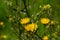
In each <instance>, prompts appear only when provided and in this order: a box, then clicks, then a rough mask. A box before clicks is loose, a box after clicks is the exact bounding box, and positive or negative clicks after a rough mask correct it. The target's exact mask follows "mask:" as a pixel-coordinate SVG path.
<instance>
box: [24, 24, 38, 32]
mask: <svg viewBox="0 0 60 40" xmlns="http://www.w3.org/2000/svg"><path fill="white" fill-rule="evenodd" d="M37 28H38V26H37V24H35V23H32V24H27V25H26V26H25V30H27V31H32V32H33V31H34V30H36V29H37Z"/></svg>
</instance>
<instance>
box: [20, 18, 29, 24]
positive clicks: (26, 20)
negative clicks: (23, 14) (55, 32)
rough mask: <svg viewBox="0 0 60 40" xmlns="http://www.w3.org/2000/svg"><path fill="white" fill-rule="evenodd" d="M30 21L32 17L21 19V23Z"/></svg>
mask: <svg viewBox="0 0 60 40" xmlns="http://www.w3.org/2000/svg"><path fill="white" fill-rule="evenodd" d="M28 22H30V18H23V19H21V20H20V23H21V24H26V23H28Z"/></svg>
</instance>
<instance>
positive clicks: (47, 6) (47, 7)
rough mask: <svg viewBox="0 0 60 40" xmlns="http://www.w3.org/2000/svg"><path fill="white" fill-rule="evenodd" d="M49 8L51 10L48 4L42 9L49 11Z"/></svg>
mask: <svg viewBox="0 0 60 40" xmlns="http://www.w3.org/2000/svg"><path fill="white" fill-rule="evenodd" d="M49 8H51V5H49V4H47V5H44V6H43V9H49Z"/></svg>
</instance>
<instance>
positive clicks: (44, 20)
mask: <svg viewBox="0 0 60 40" xmlns="http://www.w3.org/2000/svg"><path fill="white" fill-rule="evenodd" d="M40 21H41V23H42V24H47V23H49V22H50V19H48V18H41V20H40Z"/></svg>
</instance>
